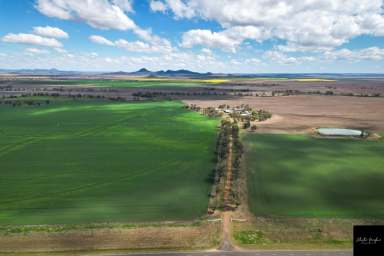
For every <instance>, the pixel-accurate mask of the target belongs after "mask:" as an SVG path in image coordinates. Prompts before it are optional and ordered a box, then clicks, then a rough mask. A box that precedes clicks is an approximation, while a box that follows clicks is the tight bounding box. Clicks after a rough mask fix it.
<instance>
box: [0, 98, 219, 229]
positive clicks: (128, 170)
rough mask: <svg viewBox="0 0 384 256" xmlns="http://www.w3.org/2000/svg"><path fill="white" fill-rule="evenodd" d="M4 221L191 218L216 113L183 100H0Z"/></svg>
mask: <svg viewBox="0 0 384 256" xmlns="http://www.w3.org/2000/svg"><path fill="white" fill-rule="evenodd" d="M0 120H1V123H0V163H1V168H0V172H1V179H0V224H61V223H64V224H65V223H83V222H112V221H113V222H127V221H161V220H190V219H195V218H198V217H199V216H201V215H203V214H204V213H205V211H206V209H207V204H208V192H209V190H210V186H211V184H210V183H209V182H208V177H209V174H210V173H211V171H212V168H213V166H214V162H213V160H212V159H213V151H214V144H215V140H216V125H217V123H218V121H217V120H212V119H207V118H206V117H203V116H201V115H199V114H198V113H194V112H189V111H187V110H185V109H183V108H182V104H181V103H179V102H152V103H137V104H132V103H112V102H106V101H104V102H96V101H72V100H62V101H54V100H51V103H50V104H49V105H44V106H40V107H37V106H20V107H12V106H5V105H0Z"/></svg>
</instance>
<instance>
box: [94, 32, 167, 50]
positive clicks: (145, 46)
mask: <svg viewBox="0 0 384 256" xmlns="http://www.w3.org/2000/svg"><path fill="white" fill-rule="evenodd" d="M89 40H90V41H92V42H94V43H97V44H102V45H109V46H116V47H118V48H121V49H124V50H127V51H130V52H163V53H164V52H169V51H171V50H172V47H171V45H170V43H169V42H168V41H163V40H161V39H158V40H156V38H155V39H154V41H153V42H151V43H146V42H142V41H133V42H132V41H127V40H125V39H118V40H116V41H111V40H109V39H107V38H105V37H102V36H98V35H92V36H90V37H89Z"/></svg>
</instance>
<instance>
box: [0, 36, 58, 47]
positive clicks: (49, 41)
mask: <svg viewBox="0 0 384 256" xmlns="http://www.w3.org/2000/svg"><path fill="white" fill-rule="evenodd" d="M1 40H2V41H3V42H7V43H22V44H33V45H40V46H48V47H53V48H60V47H62V44H61V43H60V42H59V41H57V40H56V39H53V38H46V37H41V36H38V35H33V34H23V33H20V34H13V33H10V34H7V35H5V36H4V37H3V38H2V39H1Z"/></svg>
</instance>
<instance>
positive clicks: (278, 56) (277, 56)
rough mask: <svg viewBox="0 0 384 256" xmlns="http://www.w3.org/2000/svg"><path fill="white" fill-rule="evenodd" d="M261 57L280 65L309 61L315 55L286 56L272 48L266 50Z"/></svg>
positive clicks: (312, 59) (313, 58)
mask: <svg viewBox="0 0 384 256" xmlns="http://www.w3.org/2000/svg"><path fill="white" fill-rule="evenodd" d="M263 57H264V59H266V60H269V61H272V62H276V63H278V64H282V65H297V64H301V63H304V62H310V61H314V60H315V57H313V56H300V57H293V56H288V55H286V54H285V53H282V52H279V51H274V50H271V51H266V52H265V53H264V55H263Z"/></svg>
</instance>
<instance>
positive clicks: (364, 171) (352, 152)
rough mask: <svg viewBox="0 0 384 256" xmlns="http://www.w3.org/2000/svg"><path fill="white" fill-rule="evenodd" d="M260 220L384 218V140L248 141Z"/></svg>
mask: <svg viewBox="0 0 384 256" xmlns="http://www.w3.org/2000/svg"><path fill="white" fill-rule="evenodd" d="M243 141H244V144H245V148H246V155H245V161H246V168H247V171H248V201H249V206H250V210H251V211H252V212H253V213H254V214H255V215H256V216H296V217H337V218H339V217H343V218H381V219H383V218H384V206H383V204H382V199H383V197H384V188H383V186H382V185H383V184H384V172H383V166H384V158H383V157H382V156H383V155H384V142H383V141H364V140H352V139H314V138H311V137H309V136H306V135H272V134H248V135H246V136H245V137H244V140H243Z"/></svg>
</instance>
